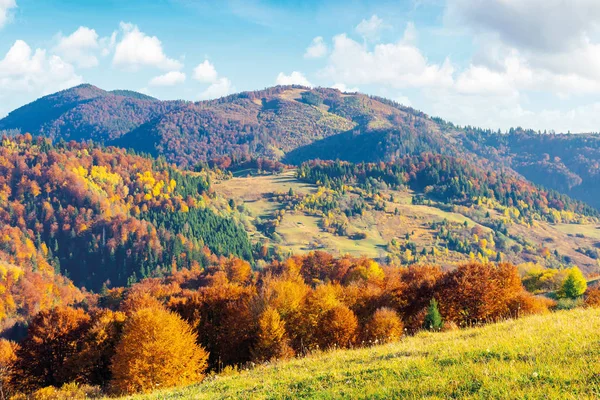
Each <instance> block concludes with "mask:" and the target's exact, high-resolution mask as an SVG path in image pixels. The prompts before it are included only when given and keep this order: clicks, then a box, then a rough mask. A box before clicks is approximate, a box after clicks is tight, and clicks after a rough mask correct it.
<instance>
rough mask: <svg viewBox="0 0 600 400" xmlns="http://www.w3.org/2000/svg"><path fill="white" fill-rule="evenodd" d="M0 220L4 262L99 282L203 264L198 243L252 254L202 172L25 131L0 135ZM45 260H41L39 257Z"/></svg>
mask: <svg viewBox="0 0 600 400" xmlns="http://www.w3.org/2000/svg"><path fill="white" fill-rule="evenodd" d="M0 172H1V174H0V199H1V200H2V201H1V202H0V224H1V229H2V231H7V230H13V231H14V232H15V235H17V236H18V237H21V238H22V240H23V241H24V242H25V243H26V245H27V247H26V249H27V252H25V253H23V252H24V250H21V249H20V247H19V246H18V245H17V243H16V242H15V240H14V239H10V235H9V234H8V233H7V234H6V235H7V236H6V238H7V239H6V240H5V239H4V238H2V241H1V242H0V244H2V248H0V250H4V251H5V252H7V254H8V258H7V260H6V261H7V262H10V263H15V262H17V263H18V264H21V263H25V264H27V263H28V262H29V259H31V258H32V255H31V253H33V254H34V255H35V254H36V252H39V253H40V256H39V258H40V260H39V261H35V264H34V265H33V266H32V267H31V268H33V269H38V270H41V269H42V265H44V268H49V269H50V270H51V271H56V272H61V273H63V274H64V275H65V276H68V277H69V278H70V279H71V280H72V281H73V282H74V283H75V284H76V285H77V286H85V287H87V288H89V289H93V290H96V291H97V290H100V288H101V287H102V286H103V285H108V286H122V285H125V284H127V283H130V282H135V281H136V280H138V279H141V278H144V277H147V276H154V275H157V274H158V275H160V274H163V273H166V272H171V271H172V270H174V269H175V270H176V269H177V268H182V267H191V266H192V265H194V264H199V265H203V264H204V263H205V262H206V257H207V255H206V254H205V253H206V251H205V249H204V247H205V246H206V247H207V248H208V249H210V251H212V252H214V253H216V254H218V255H222V254H224V255H230V254H233V255H238V256H240V257H243V258H245V259H248V260H251V259H252V249H251V248H250V243H249V241H248V237H247V234H246V232H245V231H244V230H243V228H242V227H241V225H239V224H238V223H237V222H236V221H234V220H233V219H231V218H230V217H229V215H228V213H227V211H226V210H225V211H221V210H220V209H218V208H215V206H214V204H211V199H210V193H209V190H210V185H209V182H208V179H209V178H208V177H207V176H206V174H203V173H194V172H190V171H181V170H179V169H177V168H175V167H173V166H171V165H168V164H166V163H164V162H161V161H158V160H154V159H150V158H145V157H140V156H137V155H133V154H129V153H127V152H126V151H125V150H122V149H116V148H102V147H98V146H95V145H87V144H58V145H56V146H53V145H52V144H51V143H50V141H49V140H48V139H44V138H41V137H40V138H37V139H32V137H31V136H29V135H24V136H17V137H14V138H11V139H8V138H5V139H4V140H3V141H2V143H1V144H0ZM0 260H1V258H0ZM42 262H43V264H42Z"/></svg>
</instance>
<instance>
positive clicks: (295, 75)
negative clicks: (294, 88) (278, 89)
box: [275, 71, 313, 87]
mask: <svg viewBox="0 0 600 400" xmlns="http://www.w3.org/2000/svg"><path fill="white" fill-rule="evenodd" d="M275 84H276V85H301V86H308V87H312V86H313V84H312V83H310V82H309V81H308V79H306V77H305V76H304V74H303V73H302V72H298V71H292V73H291V74H289V75H286V74H284V73H283V72H280V73H279V75H277V78H276V79H275Z"/></svg>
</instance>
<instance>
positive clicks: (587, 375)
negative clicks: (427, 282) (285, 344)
mask: <svg viewBox="0 0 600 400" xmlns="http://www.w3.org/2000/svg"><path fill="white" fill-rule="evenodd" d="M599 397H600V309H576V310H572V311H561V312H556V313H552V314H546V315H538V316H532V317H527V318H523V319H520V320H510V321H506V322H501V323H498V324H492V325H486V326H482V327H476V328H470V329H465V330H455V331H448V332H442V333H429V332H422V333H420V334H417V335H416V336H413V337H407V338H405V339H403V340H401V341H400V342H397V343H391V344H386V345H380V346H375V347H370V348H361V349H356V350H333V351H328V352H321V353H317V354H313V355H310V356H308V357H306V358H299V359H293V360H290V361H279V362H276V363H273V364H271V365H261V366H257V367H255V368H251V369H249V370H242V371H234V372H229V373H223V374H218V375H212V376H209V377H207V378H206V380H205V381H204V382H203V383H201V384H198V385H194V386H190V387H186V388H180V389H174V390H170V391H158V392H155V393H152V394H149V395H139V396H133V397H129V398H128V399H130V400H142V399H147V400H150V399H188V398H189V399H230V398H241V399H296V398H317V399H334V398H358V399H360V398H365V399H366V398H369V399H388V398H408V399H422V398H428V399H442V398H444V399H445V398H475V399H493V398H497V399H516V398H519V399H542V398H543V399H586V398H599Z"/></svg>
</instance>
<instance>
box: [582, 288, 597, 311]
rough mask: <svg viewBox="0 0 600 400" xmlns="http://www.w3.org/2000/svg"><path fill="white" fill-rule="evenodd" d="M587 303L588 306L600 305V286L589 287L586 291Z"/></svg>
mask: <svg viewBox="0 0 600 400" xmlns="http://www.w3.org/2000/svg"><path fill="white" fill-rule="evenodd" d="M585 305H586V306H588V307H600V287H595V288H590V289H588V291H587V292H586V293H585Z"/></svg>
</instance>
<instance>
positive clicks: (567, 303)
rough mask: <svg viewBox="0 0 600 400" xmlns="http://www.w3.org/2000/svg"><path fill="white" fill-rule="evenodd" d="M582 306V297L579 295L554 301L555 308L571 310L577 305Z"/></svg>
mask: <svg viewBox="0 0 600 400" xmlns="http://www.w3.org/2000/svg"><path fill="white" fill-rule="evenodd" d="M581 306H583V299H582V298H581V297H579V298H576V299H570V298H568V297H567V298H561V299H558V301H557V302H556V307H555V309H556V310H572V309H574V308H577V307H581Z"/></svg>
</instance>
